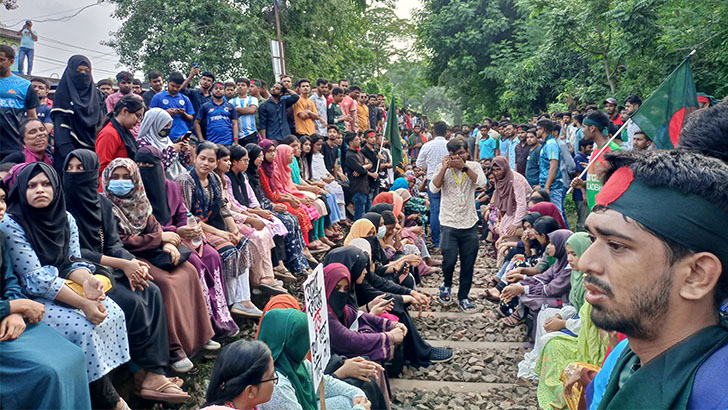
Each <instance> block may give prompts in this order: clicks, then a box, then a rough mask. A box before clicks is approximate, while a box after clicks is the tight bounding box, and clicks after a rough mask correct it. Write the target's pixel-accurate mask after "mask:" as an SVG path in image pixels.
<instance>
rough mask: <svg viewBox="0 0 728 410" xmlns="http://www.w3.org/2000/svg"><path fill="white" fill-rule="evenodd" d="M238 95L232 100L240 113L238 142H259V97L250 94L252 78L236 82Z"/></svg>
mask: <svg viewBox="0 0 728 410" xmlns="http://www.w3.org/2000/svg"><path fill="white" fill-rule="evenodd" d="M235 86H236V90H237V96H236V97H235V98H233V99H232V100H230V104H232V105H233V106H234V107H235V111H237V113H238V135H237V136H236V137H235V138H236V139H237V140H238V144H240V145H241V146H243V147H244V146H246V145H248V144H257V143H258V129H257V128H256V127H255V114H256V113H257V112H258V99H257V98H256V97H254V96H252V95H248V88H249V87H250V80H248V79H247V78H245V77H241V78H238V79H237V81H236V82H235Z"/></svg>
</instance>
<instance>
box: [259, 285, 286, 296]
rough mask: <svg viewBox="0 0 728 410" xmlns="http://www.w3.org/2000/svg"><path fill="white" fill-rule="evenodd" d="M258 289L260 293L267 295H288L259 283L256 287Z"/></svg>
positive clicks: (280, 289) (282, 290)
mask: <svg viewBox="0 0 728 410" xmlns="http://www.w3.org/2000/svg"><path fill="white" fill-rule="evenodd" d="M258 289H260V290H261V292H264V293H267V294H269V295H282V294H284V293H288V291H287V290H285V289H282V288H277V287H275V286H271V285H266V284H265V283H261V284H260V285H258Z"/></svg>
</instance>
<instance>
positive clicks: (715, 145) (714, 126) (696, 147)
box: [677, 102, 728, 163]
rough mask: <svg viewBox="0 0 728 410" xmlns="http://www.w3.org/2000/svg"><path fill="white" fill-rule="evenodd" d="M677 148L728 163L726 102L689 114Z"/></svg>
mask: <svg viewBox="0 0 728 410" xmlns="http://www.w3.org/2000/svg"><path fill="white" fill-rule="evenodd" d="M677 147H678V148H680V149H685V150H689V151H695V152H699V153H701V154H703V155H707V156H709V157H714V158H718V159H720V160H721V161H723V162H726V163H728V102H721V103H719V104H716V105H714V106H712V107H708V108H703V109H700V110H697V111H695V112H693V113H692V114H690V116H689V117H688V120H687V122H686V123H685V125H684V126H683V128H682V131H681V132H680V140H679V141H678V143H677Z"/></svg>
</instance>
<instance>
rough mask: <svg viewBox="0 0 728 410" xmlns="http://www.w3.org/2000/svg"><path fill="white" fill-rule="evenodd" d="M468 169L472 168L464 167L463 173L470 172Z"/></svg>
mask: <svg viewBox="0 0 728 410" xmlns="http://www.w3.org/2000/svg"><path fill="white" fill-rule="evenodd" d="M468 169H470V168H468V167H462V168H461V169H460V170H461V171H463V174H467V173H468Z"/></svg>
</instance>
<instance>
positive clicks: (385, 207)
mask: <svg viewBox="0 0 728 410" xmlns="http://www.w3.org/2000/svg"><path fill="white" fill-rule="evenodd" d="M393 210H394V206H392V204H388V203H386V202H381V203H378V204H376V205H372V207H371V208H369V212H374V213H377V214H381V213H382V212H384V211H390V212H392V211H393Z"/></svg>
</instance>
